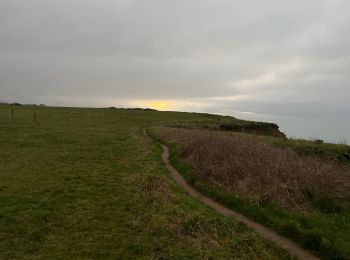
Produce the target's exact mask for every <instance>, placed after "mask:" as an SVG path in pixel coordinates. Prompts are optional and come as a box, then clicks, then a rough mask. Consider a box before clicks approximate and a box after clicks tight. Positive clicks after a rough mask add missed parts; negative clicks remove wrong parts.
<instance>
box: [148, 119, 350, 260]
mask: <svg viewBox="0 0 350 260" xmlns="http://www.w3.org/2000/svg"><path fill="white" fill-rule="evenodd" d="M190 125H191V124H190ZM212 129H213V128H212ZM212 129H211V130H210V131H208V128H207V127H204V128H203V129H200V128H198V127H197V128H191V127H190V128H186V127H181V128H179V127H175V128H174V127H160V128H159V127H158V128H154V129H152V131H151V132H152V133H153V135H154V137H155V138H158V139H160V141H161V142H164V143H167V144H168V146H170V151H171V158H170V160H171V162H172V164H173V165H175V166H176V168H177V169H178V170H179V171H180V172H181V173H182V174H183V175H184V177H185V179H186V180H187V182H188V183H189V184H191V185H192V186H193V187H194V188H196V189H197V190H199V191H201V192H202V193H203V194H205V195H207V196H209V197H212V198H214V199H215V200H217V201H219V202H221V203H223V204H225V205H226V206H228V207H230V208H232V209H235V210H239V211H241V212H242V213H244V214H245V215H247V216H250V217H251V218H253V219H255V220H256V221H257V222H260V223H262V224H264V225H266V226H269V227H271V228H273V229H275V230H276V231H278V232H279V233H281V234H283V235H285V236H287V237H290V238H292V239H293V240H295V241H297V242H298V243H300V244H301V245H302V246H304V247H305V248H307V249H310V250H312V251H314V252H315V253H317V254H318V255H319V256H321V257H322V258H324V259H350V170H349V168H348V166H347V164H348V162H347V161H346V156H344V155H346V152H347V151H348V150H349V147H348V146H346V145H336V144H322V143H320V144H317V143H315V142H312V141H306V140H303V141H301V140H288V139H285V138H272V137H266V136H252V135H247V134H242V133H233V132H230V131H221V132H220V131H212Z"/></svg>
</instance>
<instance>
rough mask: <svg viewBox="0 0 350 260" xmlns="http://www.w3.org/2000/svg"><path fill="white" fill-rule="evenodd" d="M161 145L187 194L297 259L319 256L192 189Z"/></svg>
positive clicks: (164, 158) (167, 150) (164, 159)
mask: <svg viewBox="0 0 350 260" xmlns="http://www.w3.org/2000/svg"><path fill="white" fill-rule="evenodd" d="M143 133H144V134H145V136H146V137H147V138H148V135H147V133H146V131H145V130H144V131H143ZM162 147H163V154H162V158H163V162H164V163H165V165H166V167H167V169H168V170H169V172H170V173H171V175H172V176H173V178H174V179H175V180H176V181H177V183H178V184H179V185H180V186H181V187H182V188H183V189H184V190H185V191H187V192H188V194H189V195H191V196H192V197H194V198H196V199H198V200H200V201H201V202H203V203H204V204H206V205H207V206H209V207H211V208H213V209H215V210H216V211H218V212H220V213H221V214H223V215H225V216H230V217H235V218H237V219H238V220H239V221H241V222H243V223H245V224H246V225H247V226H249V227H251V228H252V229H254V230H255V232H256V233H258V234H259V235H261V236H262V237H264V238H266V239H268V240H270V241H273V242H274V243H275V244H277V245H278V246H280V247H282V248H284V249H285V250H287V251H288V252H289V253H291V254H293V255H295V256H297V257H298V258H299V259H319V258H317V257H315V256H313V255H312V254H311V253H310V252H308V251H306V250H305V249H303V248H301V247H300V246H298V245H297V244H295V243H294V242H292V241H291V240H289V239H287V238H285V237H282V236H280V235H278V234H277V233H276V232H274V231H272V230H271V229H268V228H266V227H264V226H262V225H260V224H258V223H256V222H254V221H252V220H250V219H249V218H246V217H245V216H243V215H242V214H241V213H239V212H236V211H233V210H231V209H228V208H226V207H225V206H223V205H221V204H220V203H218V202H216V201H214V200H212V199H211V198H209V197H206V196H204V195H203V194H201V193H200V192H198V191H196V190H195V189H193V188H192V187H191V186H190V185H188V184H187V182H186V181H185V179H184V178H183V177H182V175H181V174H180V173H179V172H178V171H177V170H176V169H175V168H174V167H173V166H172V165H171V164H170V162H169V149H168V147H167V146H165V145H163V144H162Z"/></svg>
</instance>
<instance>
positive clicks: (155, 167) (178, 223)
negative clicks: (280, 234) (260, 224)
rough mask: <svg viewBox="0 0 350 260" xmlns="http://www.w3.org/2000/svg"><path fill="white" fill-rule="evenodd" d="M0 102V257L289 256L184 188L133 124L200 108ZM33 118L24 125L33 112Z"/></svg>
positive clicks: (179, 116)
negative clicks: (172, 110) (133, 108)
mask: <svg viewBox="0 0 350 260" xmlns="http://www.w3.org/2000/svg"><path fill="white" fill-rule="evenodd" d="M9 109H10V108H9V107H8V106H0V180H1V182H0V258H7V259H8V258H48V257H50V258H113V259H116V258H122V259H134V258H135V257H137V258H144V259H149V258H172V259H177V258H181V259H184V258H195V259H205V258H210V257H212V258H219V259H220V258H226V259H227V258H246V259H252V258H257V257H262V258H276V259H280V258H289V256H288V254H286V253H285V252H284V251H282V250H280V249H277V248H275V247H274V246H272V245H270V244H269V243H267V242H266V241H264V240H263V239H261V238H260V237H258V236H257V235H255V234H254V233H253V232H251V231H250V230H249V229H248V228H246V227H245V226H244V225H241V224H239V223H237V222H236V221H235V220H233V219H228V218H225V217H222V216H220V215H218V214H217V213H216V212H214V211H213V210H211V209H208V208H207V207H205V206H203V205H202V204H200V203H198V202H196V201H195V200H194V199H192V198H190V197H188V196H187V195H186V194H184V193H183V192H182V191H181V190H180V189H179V188H178V187H177V185H176V184H175V183H174V181H173V180H172V179H171V178H170V176H169V175H168V173H167V171H166V169H165V168H164V166H163V163H162V162H161V159H160V152H161V151H160V147H158V146H155V145H153V144H152V143H150V142H148V141H146V140H145V139H144V138H143V136H142V127H143V126H144V125H148V124H154V123H156V122H160V121H171V120H194V119H195V120H201V119H206V120H207V119H208V118H207V116H205V115H198V114H185V113H160V112H152V111H148V112H139V111H115V112H113V111H111V110H107V109H79V108H76V109H72V108H46V107H41V108H33V107H16V108H15V122H14V123H11V120H10V116H9ZM34 109H35V110H36V112H37V121H38V123H39V124H35V123H33V110H34Z"/></svg>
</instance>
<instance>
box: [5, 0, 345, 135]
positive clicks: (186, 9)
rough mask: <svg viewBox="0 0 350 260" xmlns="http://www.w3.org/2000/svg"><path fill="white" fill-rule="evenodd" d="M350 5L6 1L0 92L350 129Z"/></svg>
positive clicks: (283, 0)
mask: <svg viewBox="0 0 350 260" xmlns="http://www.w3.org/2000/svg"><path fill="white" fill-rule="evenodd" d="M349 13H350V2H349V1H347V0H309V1H301V0H296V1H287V0H267V1H257V0H256V1H243V0H235V1H232V0H219V1H212V0H210V1H209V0H189V1H188V0H186V1H185V0H179V1H170V0H153V1H143V0H128V1H125V0H73V1H72V0H69V1H68V0H62V1H47V0H32V1H25V0H0V90H1V96H0V98H1V99H2V100H4V101H6V100H9V101H14V100H15V101H20V102H27V103H48V104H56V105H77V106H79V105H84V106H87V105H90V106H104V105H105V106H108V105H115V106H118V105H126V106H127V105H132V104H142V103H147V102H150V103H152V102H158V101H161V102H163V101H167V102H169V103H171V104H173V106H172V107H174V109H179V110H192V111H193V110H196V111H207V112H216V113H230V114H234V115H250V116H252V117H254V118H258V119H259V118H264V119H265V118H276V119H277V121H278V118H283V119H288V118H294V119H295V118H301V119H302V120H306V119H307V118H309V119H313V120H328V119H329V120H330V119H332V120H333V119H334V118H339V119H341V120H342V121H344V122H347V123H346V126H345V128H346V129H349V130H350V123H348V122H349V119H350V118H349V117H350V116H349V115H350V105H349V98H348V97H349V96H350V87H349V80H350V73H349V72H350V71H349V70H350V34H349V33H348V31H349V28H350V16H349ZM270 121H271V120H270ZM275 121H276V120H275ZM349 132H350V131H349ZM316 134H317V133H316ZM345 137H347V136H345ZM349 137H350V136H349ZM336 138H340V137H339V136H337V137H336ZM341 138H343V137H341Z"/></svg>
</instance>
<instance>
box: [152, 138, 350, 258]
mask: <svg viewBox="0 0 350 260" xmlns="http://www.w3.org/2000/svg"><path fill="white" fill-rule="evenodd" d="M152 132H153V131H152ZM222 134H234V135H235V134H236V133H224V132H223V133H222ZM238 135H242V134H238ZM153 136H154V138H157V136H156V135H154V133H153ZM259 138H263V139H266V140H267V141H269V142H271V143H273V144H274V145H277V146H285V147H292V148H294V149H296V150H297V151H298V152H300V153H301V154H310V153H311V152H310V151H309V147H316V148H317V149H319V150H320V152H319V153H317V154H318V155H321V156H322V157H325V158H328V159H333V160H335V161H338V162H344V160H341V159H338V158H342V157H341V156H338V155H339V153H338V150H339V151H340V152H342V153H343V152H344V149H348V147H347V146H344V145H335V144H322V145H316V144H314V143H313V142H311V141H299V142H298V141H295V140H283V139H275V138H270V137H268V138H266V137H259ZM160 141H161V142H165V143H166V140H160ZM300 142H301V143H300ZM167 144H168V146H169V147H170V161H171V162H172V164H173V165H175V166H176V168H177V169H178V170H179V171H180V172H181V173H182V174H183V175H184V177H185V179H186V180H187V182H188V183H189V184H191V185H192V186H193V187H194V188H196V189H197V190H199V191H201V192H202V193H203V194H205V195H207V196H209V197H212V198H214V199H215V200H217V201H219V202H221V203H223V204H224V205H226V206H228V207H230V208H232V209H235V210H239V211H241V212H242V213H244V214H245V215H247V216H250V217H251V218H253V219H255V220H256V221H257V222H260V223H262V224H264V225H267V226H270V227H271V228H273V229H275V230H276V231H278V232H279V233H281V234H283V235H285V236H287V237H290V238H292V239H294V240H295V241H297V242H299V243H300V244H301V245H303V246H304V247H305V248H308V249H311V250H313V251H314V252H316V253H317V254H319V255H320V256H321V257H322V258H324V259H350V250H349V249H350V202H349V201H342V202H338V201H334V200H329V199H327V198H320V199H318V200H316V201H315V205H314V206H315V210H314V211H312V212H310V213H307V214H302V213H297V212H292V211H286V210H283V209H280V208H278V207H275V206H268V207H266V206H259V205H256V204H253V203H250V202H248V201H247V200H245V199H244V198H240V197H238V196H236V195H235V194H233V193H230V192H226V191H224V190H223V189H222V188H220V187H218V186H216V185H215V184H213V183H209V182H207V181H205V180H203V179H201V178H200V177H199V176H198V175H197V174H196V172H195V170H194V168H193V167H192V166H191V165H189V164H188V163H185V162H184V160H183V158H182V156H181V154H182V148H181V147H180V146H179V145H177V144H175V143H167ZM298 144H299V146H298V147H295V146H296V145H298ZM316 148H315V149H316ZM307 151H309V152H307Z"/></svg>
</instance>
